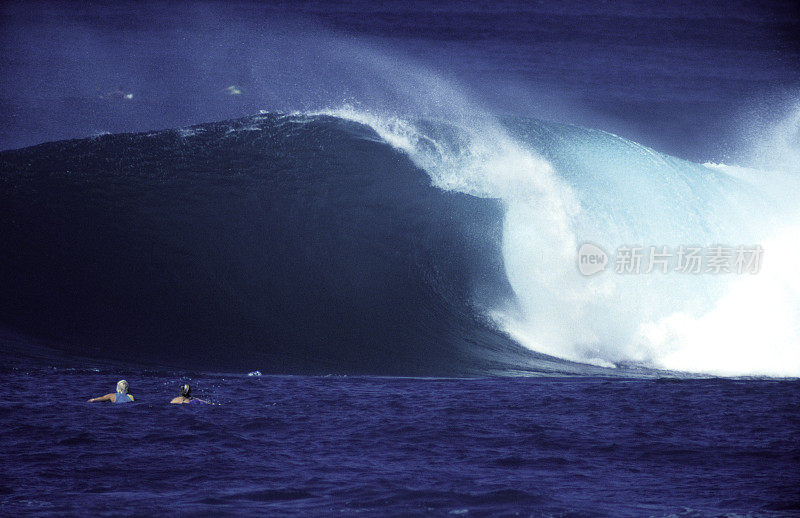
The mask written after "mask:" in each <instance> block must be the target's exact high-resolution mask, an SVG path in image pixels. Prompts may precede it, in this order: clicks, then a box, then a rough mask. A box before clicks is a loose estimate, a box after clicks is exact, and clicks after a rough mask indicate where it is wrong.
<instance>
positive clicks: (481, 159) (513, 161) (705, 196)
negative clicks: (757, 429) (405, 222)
mask: <svg viewBox="0 0 800 518" xmlns="http://www.w3.org/2000/svg"><path fill="white" fill-rule="evenodd" d="M460 111H461V112H462V115H461V116H460V117H457V118H455V120H442V119H435V120H432V119H421V118H413V117H399V116H396V115H386V114H382V113H380V112H377V111H372V110H368V109H363V108H359V107H354V106H351V105H347V106H343V107H340V108H336V109H328V110H321V111H314V112H306V113H305V115H306V116H309V117H313V116H318V115H329V116H334V117H338V118H342V119H345V120H350V121H354V122H357V123H360V124H364V125H367V126H369V127H370V128H372V129H373V130H374V131H375V132H376V133H377V134H378V135H380V137H381V139H383V140H384V141H385V142H387V143H388V144H390V145H391V146H393V147H394V148H395V149H397V150H400V151H402V152H403V153H405V154H407V155H408V156H409V157H410V158H411V159H412V160H413V162H414V163H415V164H416V165H417V166H419V167H420V168H421V169H423V170H425V171H426V172H427V173H428V175H429V176H430V178H431V182H432V184H433V185H434V186H436V187H438V188H440V189H443V190H447V191H457V192H463V193H467V194H469V195H472V196H477V197H485V198H496V199H499V200H502V203H503V207H504V222H503V236H502V253H503V261H504V267H505V273H506V276H507V278H508V281H509V282H510V284H511V286H512V287H513V290H514V294H515V296H516V297H515V300H513V301H509V302H508V303H507V304H506V305H504V306H502V307H491V308H484V309H485V311H486V312H487V314H488V315H489V316H490V317H491V318H492V320H493V321H494V322H496V323H497V325H498V326H499V327H500V328H501V329H503V330H504V331H505V332H506V333H507V334H508V335H509V336H511V337H512V338H513V339H514V340H516V341H517V342H519V343H520V344H522V345H524V346H525V347H527V348H529V349H531V350H533V351H536V352H539V353H544V354H547V355H552V356H555V357H558V358H563V359H567V360H571V361H577V362H582V363H587V364H592V365H597V366H602V367H609V368H615V367H616V366H617V365H643V366H647V367H651V368H657V369H665V370H669V371H680V372H689V373H701V374H713V375H721V376H777V377H784V376H788V377H794V376H800V269H798V268H797V267H796V260H797V257H800V245H799V244H798V242H797V237H798V236H800V233H798V231H799V230H800V218H798V207H797V203H796V200H797V196H798V193H800V188H799V187H800V185H799V184H800V182H798V177H797V173H798V171H797V169H796V166H797V162H796V161H793V160H792V156H793V155H792V153H796V146H795V147H793V142H792V140H791V139H792V137H791V135H792V133H791V132H792V131H794V130H795V129H796V128H795V126H796V119H797V117H798V114H800V109H798V110H796V113H794V114H792V115H791V117H789V118H788V119H787V120H785V121H783V122H782V123H781V124H780V125H779V126H778V127H777V128H776V129H775V134H774V138H773V140H772V141H771V143H772V144H773V149H772V150H771V151H772V153H771V159H772V160H771V163H770V165H771V169H767V170H758V169H753V168H746V167H733V166H728V165H725V164H715V163H705V164H697V163H692V162H689V161H686V160H682V159H679V158H676V157H672V156H669V155H665V154H663V153H659V152H657V151H655V150H653V149H650V148H648V147H646V146H643V145H640V144H637V143H636V142H633V141H630V140H627V139H624V138H622V137H619V136H616V135H614V134H611V133H607V132H604V131H600V130H593V129H590V128H583V127H579V126H571V125H565V124H557V123H548V122H544V121H539V120H534V119H525V118H520V117H495V116H491V115H488V114H487V113H486V112H485V111H479V110H475V111H474V112H473V115H472V116H464V115H463V111H464V108H463V106H462V107H461V109H460ZM793 121H794V123H793ZM787 134H788V136H787ZM794 144H796V143H794ZM762 146H763V143H762ZM778 146H780V150H777V149H775V148H777V147H778ZM583 243H596V244H598V245H600V246H601V248H602V249H603V250H605V251H607V252H612V251H614V250H615V249H618V248H619V247H635V246H640V247H644V248H646V247H657V248H659V249H660V248H662V247H664V246H666V247H668V249H669V250H677V249H678V247H681V246H685V247H691V246H695V247H703V248H705V250H706V252H707V251H708V249H710V248H713V247H715V246H723V247H725V248H730V249H733V248H735V247H753V248H754V247H761V249H762V250H763V252H762V254H761V264H760V265H759V268H758V271H757V272H756V273H753V272H751V273H737V272H729V273H716V274H715V273H710V272H707V271H705V270H701V271H700V272H699V273H695V274H686V273H677V272H675V271H669V272H667V273H662V272H661V271H654V272H650V273H640V274H628V275H625V274H621V273H617V272H615V271H614V265H613V264H611V265H609V267H608V268H607V271H604V272H602V273H601V274H600V275H596V276H591V277H589V276H584V275H582V274H581V272H580V271H579V269H578V268H577V260H578V259H577V251H578V248H579V246H580V245H581V244H583ZM642 272H644V270H642Z"/></svg>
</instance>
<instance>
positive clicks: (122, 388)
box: [117, 380, 128, 394]
mask: <svg viewBox="0 0 800 518" xmlns="http://www.w3.org/2000/svg"><path fill="white" fill-rule="evenodd" d="M117 392H118V393H119V394H127V393H128V382H127V381H125V380H119V381H118V382H117Z"/></svg>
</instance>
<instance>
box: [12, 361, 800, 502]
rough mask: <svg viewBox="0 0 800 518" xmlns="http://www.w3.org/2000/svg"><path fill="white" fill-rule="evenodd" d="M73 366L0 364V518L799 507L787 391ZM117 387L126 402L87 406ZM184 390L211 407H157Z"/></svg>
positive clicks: (716, 384)
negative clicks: (124, 387) (121, 386)
mask: <svg viewBox="0 0 800 518" xmlns="http://www.w3.org/2000/svg"><path fill="white" fill-rule="evenodd" d="M54 363H55V364H54ZM67 363H69V362H67ZM85 363H89V364H91V365H95V366H92V367H85V366H84V367H67V366H63V360H58V361H55V362H54V361H52V360H51V361H46V360H43V359H41V358H37V359H29V358H25V359H18V360H14V361H12V362H10V363H4V365H3V366H2V368H1V370H0V386H1V387H2V391H0V450H1V451H2V461H1V462H0V464H2V472H3V476H2V480H0V514H3V515H6V516H20V515H30V514H33V515H39V516H87V515H92V516H118V515H139V516H141V515H163V514H178V515H192V516H212V515H213V516H220V515H222V516H226V515H237V516H248V515H258V516H264V515H268V516H285V515H295V516H296V515H317V516H331V515H344V516H352V515H358V516H418V515H424V516H463V515H465V516H587V517H588V516H616V517H622V516H686V517H699V516H729V517H733V516H775V517H778V516H797V513H798V508H800V494H798V487H800V470H798V469H797V467H798V462H800V415H799V414H798V408H800V391H798V386H797V381H779V380H763V379H762V380H757V379H748V380H732V379H682V380H680V379H634V380H622V379H618V378H616V379H615V378H596V377H585V376H584V377H569V378H567V377H544V378H541V377H539V378H473V379H454V378H451V379H435V378H427V379H424V378H417V379H414V378H391V377H388V378H387V377H369V376H355V377H347V376H327V377H313V376H267V375H264V376H260V377H258V376H247V375H246V374H200V373H189V372H170V371H164V370H150V369H141V368H136V367H130V366H124V365H115V366H113V367H110V366H105V367H104V366H96V365H97V362H91V361H89V362H85ZM56 365H59V366H56ZM122 377H124V378H126V379H127V380H128V381H129V382H130V386H131V394H133V395H134V396H135V398H136V402H135V403H133V404H128V405H123V406H119V405H113V404H105V403H87V402H86V400H87V399H89V397H93V396H97V395H102V394H105V393H107V392H109V391H112V390H113V387H114V385H115V383H116V381H117V380H118V379H119V378H122ZM181 383H189V384H191V386H192V387H193V393H194V395H196V396H197V397H201V398H205V399H207V400H209V401H212V402H213V403H214V405H213V406H203V405H191V406H189V405H169V404H168V402H169V400H170V399H172V398H173V397H174V396H176V395H177V391H178V387H179V385H180V384H181Z"/></svg>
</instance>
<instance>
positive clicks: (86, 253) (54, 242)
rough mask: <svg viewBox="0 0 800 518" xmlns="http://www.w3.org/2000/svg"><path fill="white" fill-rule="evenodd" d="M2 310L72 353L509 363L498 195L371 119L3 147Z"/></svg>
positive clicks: (302, 362) (208, 363) (456, 369)
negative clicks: (489, 195) (450, 182)
mask: <svg viewBox="0 0 800 518" xmlns="http://www.w3.org/2000/svg"><path fill="white" fill-rule="evenodd" d="M0 191H2V199H3V200H4V206H5V208H4V210H2V211H1V212H0V229H2V230H1V232H2V242H3V244H4V245H3V252H2V254H0V283H2V285H3V295H2V299H0V309H1V312H0V315H2V316H0V318H2V324H3V326H5V327H6V328H10V329H14V330H16V331H21V332H24V333H26V334H29V335H33V336H35V337H39V338H44V339H48V340H52V341H53V342H55V343H56V344H57V347H61V348H65V349H67V350H68V351H69V352H70V353H72V354H86V355H90V356H99V357H107V358H113V359H117V360H123V361H138V362H152V363H157V364H163V365H174V366H181V367H195V368H206V369H213V370H222V371H224V370H243V369H255V368H259V369H261V370H262V371H266V372H284V373H375V374H391V375H466V374H473V373H478V372H487V371H490V370H492V369H505V368H508V367H510V366H520V365H522V364H523V363H524V362H527V361H530V360H531V358H533V357H534V356H533V355H531V354H530V353H527V352H523V349H522V348H520V347H519V346H517V345H515V344H514V343H513V342H512V341H511V340H509V339H508V338H506V337H505V336H504V335H503V334H501V333H499V332H497V331H495V330H494V328H493V326H491V325H489V324H488V323H487V321H486V319H484V318H482V317H481V316H480V311H478V307H479V306H481V305H490V304H493V303H495V302H497V301H498V300H500V299H504V298H509V297H510V296H511V294H510V288H509V286H508V283H507V281H506V280H505V277H504V273H503V267H502V257H501V253H500V239H501V231H502V208H501V206H500V203H499V202H498V201H497V200H493V199H481V198H476V197H472V196H469V195H466V194H462V193H457V192H447V191H443V190H440V189H438V188H435V187H433V186H431V181H430V178H429V177H428V176H427V175H426V174H425V173H424V172H423V171H421V170H420V169H418V168H417V167H415V166H414V164H413V163H412V162H411V161H410V160H409V159H408V158H407V157H406V156H405V155H403V154H400V153H399V152H397V151H395V150H393V149H392V148H391V147H389V146H388V145H386V144H385V143H382V142H381V141H380V139H379V138H378V136H377V134H375V133H374V132H372V131H371V130H370V129H369V128H367V127H365V126H362V125H359V124H356V123H353V122H348V121H343V120H338V119H334V118H331V117H316V118H303V117H299V116H297V117H292V116H278V115H263V116H258V117H252V118H246V119H241V120H237V121H233V122H226V123H218V124H208V125H203V126H198V127H194V128H191V129H187V130H183V131H163V132H157V133H151V134H146V135H145V134H139V135H109V136H102V137H97V138H93V139H86V140H75V141H63V142H55V143H50V144H43V145H40V146H36V147H32V148H27V149H23V150H18V151H8V152H4V153H2V155H0Z"/></svg>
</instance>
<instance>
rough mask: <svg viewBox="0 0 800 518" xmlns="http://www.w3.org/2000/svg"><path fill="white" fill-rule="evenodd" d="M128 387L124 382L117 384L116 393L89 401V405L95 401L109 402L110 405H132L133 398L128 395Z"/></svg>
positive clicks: (120, 381)
mask: <svg viewBox="0 0 800 518" xmlns="http://www.w3.org/2000/svg"><path fill="white" fill-rule="evenodd" d="M128 389H129V385H128V382H127V381H125V380H119V381H118V382H117V392H116V393H114V394H106V395H105V396H100V397H95V398H92V399H90V400H89V403H95V402H97V401H111V402H112V403H133V401H134V399H133V396H132V395H130V394H128Z"/></svg>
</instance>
